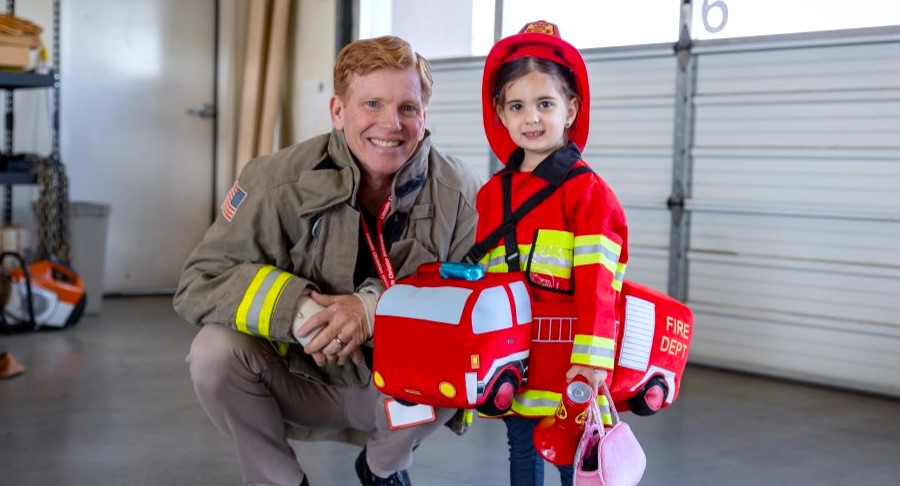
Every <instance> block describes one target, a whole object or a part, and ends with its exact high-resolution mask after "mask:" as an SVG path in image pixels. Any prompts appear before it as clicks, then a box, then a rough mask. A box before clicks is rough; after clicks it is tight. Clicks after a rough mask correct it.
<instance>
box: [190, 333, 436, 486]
mask: <svg viewBox="0 0 900 486" xmlns="http://www.w3.org/2000/svg"><path fill="white" fill-rule="evenodd" d="M187 362H188V363H189V365H190V371H191V379H192V380H193V382H194V390H195V392H196V393H197V398H199V399H200V404H201V405H202V406H203V408H204V410H206V413H207V415H209V417H210V419H212V421H213V423H214V424H215V425H216V427H218V428H219V430H221V431H222V432H225V434H227V435H228V436H229V437H231V440H232V441H233V442H234V445H235V449H236V450H237V456H238V463H239V465H240V469H241V474H242V475H243V477H244V482H245V483H246V484H253V485H293V486H296V485H298V484H300V481H301V480H302V479H303V473H302V471H301V469H300V465H299V464H298V462H297V459H296V458H295V457H294V452H293V449H291V447H290V445H289V444H288V441H287V437H286V434H285V424H286V423H287V424H294V425H298V426H302V427H309V428H314V429H333V430H336V429H346V428H349V429H354V430H358V431H361V432H366V433H371V434H372V436H371V438H370V439H369V441H368V443H367V444H366V449H367V453H368V454H367V455H368V461H369V464H370V465H371V467H372V469H373V470H375V471H386V472H389V471H398V470H401V469H407V468H408V467H409V466H410V465H411V464H412V450H413V447H415V446H416V445H418V444H419V443H420V442H421V441H422V440H424V439H425V438H426V437H428V436H429V435H430V434H431V433H433V432H434V431H435V430H437V429H438V428H439V427H440V426H441V425H442V424H443V423H444V422H446V421H447V420H449V419H450V418H451V417H452V416H453V413H454V410H449V409H435V415H436V417H437V420H435V421H433V422H430V423H427V424H423V425H417V426H414V427H409V428H405V429H400V430H395V431H391V430H389V428H388V424H387V417H386V415H385V411H384V404H383V402H384V399H385V398H386V396H385V395H383V394H381V393H379V392H378V390H377V389H376V388H375V387H374V386H373V385H372V384H371V383H370V384H369V385H368V386H366V387H362V388H334V387H329V386H325V385H322V384H320V383H316V382H313V381H310V380H306V379H303V378H300V377H298V376H295V375H292V374H291V373H290V372H289V371H288V370H287V367H286V365H285V363H284V361H283V360H282V359H281V358H279V357H278V356H277V355H276V354H275V352H274V350H273V349H272V346H271V345H270V344H269V343H267V342H265V341H263V340H262V339H257V338H254V337H251V336H247V335H245V334H241V333H239V332H237V331H234V330H232V329H231V328H228V327H226V326H220V325H206V326H204V327H203V328H201V329H200V331H199V332H198V333H197V336H196V337H195V338H194V342H193V344H192V345H191V351H190V354H189V355H188V358H187ZM354 459H355V458H337V460H338V461H342V462H345V463H346V464H347V468H352V467H353V462H354Z"/></svg>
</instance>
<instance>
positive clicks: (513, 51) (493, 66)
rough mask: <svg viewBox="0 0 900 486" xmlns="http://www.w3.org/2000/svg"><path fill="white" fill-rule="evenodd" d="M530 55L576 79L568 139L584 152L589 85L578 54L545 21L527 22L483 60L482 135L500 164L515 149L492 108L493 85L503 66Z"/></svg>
mask: <svg viewBox="0 0 900 486" xmlns="http://www.w3.org/2000/svg"><path fill="white" fill-rule="evenodd" d="M525 56H532V57H537V58H540V59H546V60H548V61H553V62H555V63H557V64H560V65H562V66H565V67H567V68H569V69H571V70H572V74H573V75H574V78H575V84H576V86H575V91H576V92H577V93H578V97H579V98H580V100H579V101H580V103H579V107H578V113H577V115H576V117H575V121H574V122H573V123H572V126H571V127H570V128H569V140H571V141H573V142H575V144H576V145H578V149H579V150H581V151H584V146H585V144H586V143H587V137H588V129H589V128H590V113H591V89H590V86H589V84H588V74H587V67H586V66H585V64H584V58H582V57H581V53H580V52H578V49H576V48H575V46H573V45H572V44H569V43H568V42H566V41H564V40H562V38H561V37H560V35H559V28H558V27H557V26H556V24H551V23H550V22H546V21H544V20H538V21H537V22H529V23H528V24H526V25H525V27H523V28H522V30H520V31H519V33H518V34H515V35H511V36H509V37H506V38H504V39H501V40H500V41H499V42H497V43H496V44H495V45H494V47H493V48H492V49H491V52H490V53H489V54H488V56H487V59H486V60H485V61H484V77H483V78H482V82H481V107H482V114H483V118H484V132H485V134H486V135H487V138H488V141H489V142H490V144H491V148H492V149H493V150H494V153H495V154H496V155H497V157H498V158H499V159H500V162H502V163H504V164H505V163H506V161H507V160H508V159H509V156H510V154H512V153H513V151H514V150H515V149H516V148H517V147H516V144H515V143H514V142H513V141H512V139H511V138H510V137H509V131H507V129H506V127H505V126H503V123H502V122H501V121H500V119H499V117H498V116H497V111H496V109H495V108H494V102H495V98H496V95H495V93H494V83H495V80H496V77H497V71H498V70H499V69H500V66H502V65H503V64H504V63H507V62H509V61H513V60H515V59H518V58H521V57H525Z"/></svg>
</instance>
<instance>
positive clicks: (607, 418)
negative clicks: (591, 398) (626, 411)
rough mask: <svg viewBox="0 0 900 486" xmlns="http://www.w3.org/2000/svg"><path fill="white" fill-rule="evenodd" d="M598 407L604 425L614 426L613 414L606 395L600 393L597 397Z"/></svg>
mask: <svg viewBox="0 0 900 486" xmlns="http://www.w3.org/2000/svg"><path fill="white" fill-rule="evenodd" d="M597 407H599V408H600V416H601V417H602V420H603V425H612V413H610V411H609V403H607V401H606V395H604V394H602V393H600V394H598V395H597Z"/></svg>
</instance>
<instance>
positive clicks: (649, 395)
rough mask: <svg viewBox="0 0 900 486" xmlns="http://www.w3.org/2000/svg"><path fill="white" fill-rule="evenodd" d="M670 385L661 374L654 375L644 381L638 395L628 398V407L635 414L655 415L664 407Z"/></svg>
mask: <svg viewBox="0 0 900 486" xmlns="http://www.w3.org/2000/svg"><path fill="white" fill-rule="evenodd" d="M668 393H669V387H668V386H667V385H666V381H665V380H663V379H662V377H660V376H654V377H653V378H650V379H649V380H647V383H644V386H643V388H641V390H640V391H639V392H638V393H637V395H635V396H633V397H631V398H629V399H628V408H629V409H630V410H631V411H632V413H634V414H635V415H641V416H647V415H653V414H654V413H656V412H658V411H659V409H661V408H662V405H663V401H664V400H665V398H666V394H668Z"/></svg>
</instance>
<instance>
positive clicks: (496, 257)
mask: <svg viewBox="0 0 900 486" xmlns="http://www.w3.org/2000/svg"><path fill="white" fill-rule="evenodd" d="M481 266H482V267H483V268H484V270H485V271H486V272H491V273H506V272H507V266H506V247H505V246H503V245H500V246H497V247H495V248H494V249H493V250H491V251H489V252H488V253H487V254H486V255H485V256H484V257H482V258H481Z"/></svg>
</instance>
